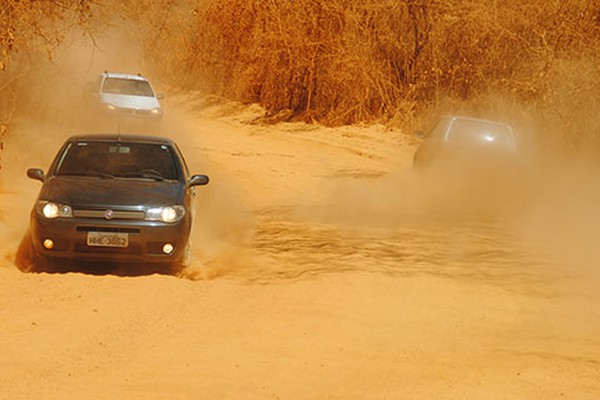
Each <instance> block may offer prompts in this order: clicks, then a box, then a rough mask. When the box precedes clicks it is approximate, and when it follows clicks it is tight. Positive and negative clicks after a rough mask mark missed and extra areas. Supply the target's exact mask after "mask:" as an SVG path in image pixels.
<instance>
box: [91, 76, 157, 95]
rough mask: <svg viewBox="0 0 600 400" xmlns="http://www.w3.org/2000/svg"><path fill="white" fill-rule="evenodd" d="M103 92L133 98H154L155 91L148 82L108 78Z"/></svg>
mask: <svg viewBox="0 0 600 400" xmlns="http://www.w3.org/2000/svg"><path fill="white" fill-rule="evenodd" d="M102 92H104V93H111V94H125V95H133V96H146V97H154V91H153V90H152V87H150V84H149V83H148V82H147V81H144V80H139V79H126V78H106V79H105V80H104V85H103V86H102Z"/></svg>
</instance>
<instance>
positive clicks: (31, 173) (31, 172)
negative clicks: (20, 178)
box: [27, 168, 46, 182]
mask: <svg viewBox="0 0 600 400" xmlns="http://www.w3.org/2000/svg"><path fill="white" fill-rule="evenodd" d="M27 177H29V178H31V179H35V180H37V181H40V182H44V180H45V179H46V176H45V175H44V171H43V170H41V169H40V168H29V169H28V170H27Z"/></svg>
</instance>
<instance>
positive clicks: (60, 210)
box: [37, 201, 73, 219]
mask: <svg viewBox="0 0 600 400" xmlns="http://www.w3.org/2000/svg"><path fill="white" fill-rule="evenodd" d="M37 210H38V212H39V213H40V214H41V215H43V216H44V217H45V218H48V219H54V218H58V217H62V218H72V217H73V209H72V208H71V206H67V205H65V204H58V203H54V202H52V201H39V202H38V204H37Z"/></svg>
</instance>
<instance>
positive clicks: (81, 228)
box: [31, 211, 191, 263]
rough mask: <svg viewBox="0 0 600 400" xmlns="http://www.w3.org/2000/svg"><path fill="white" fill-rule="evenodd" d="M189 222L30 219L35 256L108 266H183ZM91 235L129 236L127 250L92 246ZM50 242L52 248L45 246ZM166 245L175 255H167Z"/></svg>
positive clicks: (35, 217)
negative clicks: (100, 262) (170, 247)
mask: <svg viewBox="0 0 600 400" xmlns="http://www.w3.org/2000/svg"><path fill="white" fill-rule="evenodd" d="M190 226H191V223H190V220H189V218H188V217H187V216H186V217H185V218H184V219H182V220H181V221H179V222H176V223H173V224H168V223H163V222H156V221H145V220H132V221H129V220H125V221H115V220H103V219H99V218H56V219H52V220H48V219H45V218H44V217H42V216H40V215H38V214H37V213H36V212H35V211H34V212H33V213H32V217H31V240H32V245H33V249H34V250H35V252H36V253H37V254H38V255H40V256H43V257H45V258H49V259H63V260H85V261H105V262H145V263H180V262H182V261H183V259H184V257H185V251H186V247H187V243H188V239H189V235H190ZM88 232H113V233H114V232H116V233H120V234H126V235H127V238H128V245H127V246H126V247H100V246H90V245H88V243H87V238H88ZM46 240H51V241H52V247H51V248H47V247H45V246H44V241H46ZM165 244H171V245H172V246H173V251H172V252H170V253H169V254H166V253H165V252H164V251H163V246H164V245H165Z"/></svg>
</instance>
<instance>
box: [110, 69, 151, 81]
mask: <svg viewBox="0 0 600 400" xmlns="http://www.w3.org/2000/svg"><path fill="white" fill-rule="evenodd" d="M102 75H104V76H106V77H107V78H120V79H132V80H136V81H146V80H147V79H146V78H144V77H143V76H142V74H140V73H138V74H137V75H134V74H124V73H120V72H108V71H104V73H103V74H102Z"/></svg>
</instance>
